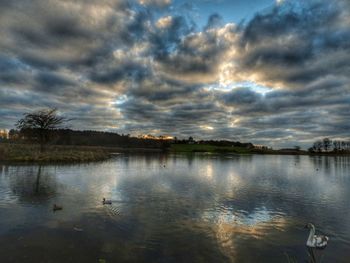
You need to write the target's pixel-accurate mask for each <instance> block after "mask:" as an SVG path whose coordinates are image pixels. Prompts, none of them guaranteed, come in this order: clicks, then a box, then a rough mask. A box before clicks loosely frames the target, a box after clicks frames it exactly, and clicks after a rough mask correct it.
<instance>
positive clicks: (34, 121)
mask: <svg viewBox="0 0 350 263" xmlns="http://www.w3.org/2000/svg"><path fill="white" fill-rule="evenodd" d="M66 121H68V119H66V118H64V117H62V116H59V115H58V114H57V109H43V110H38V111H34V112H31V113H26V114H24V117H23V118H22V119H20V120H19V121H18V122H17V124H16V127H17V128H18V129H20V131H21V132H22V133H24V134H27V135H28V136H29V137H31V138H32V139H35V140H37V141H38V142H39V143H40V152H43V151H44V146H45V144H46V143H47V142H48V141H49V135H50V131H52V130H54V129H58V128H60V127H61V126H62V124H63V123H65V122H66Z"/></svg>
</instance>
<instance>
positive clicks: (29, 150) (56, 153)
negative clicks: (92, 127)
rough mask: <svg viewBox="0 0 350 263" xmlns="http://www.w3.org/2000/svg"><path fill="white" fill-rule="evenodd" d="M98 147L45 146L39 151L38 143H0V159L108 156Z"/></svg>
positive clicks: (70, 159)
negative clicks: (42, 150)
mask: <svg viewBox="0 0 350 263" xmlns="http://www.w3.org/2000/svg"><path fill="white" fill-rule="evenodd" d="M109 156H110V153H109V151H107V150H106V149H103V148H100V147H79V146H47V147H46V149H45V151H44V152H43V153H40V147H39V146H38V145H31V144H5V143H0V161H6V162H40V163H45V162H91V161H99V160H104V159H107V158H109Z"/></svg>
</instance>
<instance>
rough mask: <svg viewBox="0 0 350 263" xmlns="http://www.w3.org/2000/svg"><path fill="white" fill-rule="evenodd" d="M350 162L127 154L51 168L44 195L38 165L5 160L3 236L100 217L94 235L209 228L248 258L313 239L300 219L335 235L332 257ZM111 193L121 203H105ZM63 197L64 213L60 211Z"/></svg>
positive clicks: (159, 236)
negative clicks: (56, 207) (251, 252)
mask: <svg viewBox="0 0 350 263" xmlns="http://www.w3.org/2000/svg"><path fill="white" fill-rule="evenodd" d="M164 164H165V167H164ZM349 165H350V163H349V158H342V159H335V158H316V157H315V158H314V157H308V156H300V157H298V158H296V157H294V156H231V157H230V158H226V157H220V156H214V155H196V156H191V157H189V158H187V157H185V156H181V155H178V156H171V158H164V157H159V156H153V157H152V156H151V155H150V156H128V157H127V156H119V157H117V158H116V159H114V160H111V161H107V162H102V163H96V164H87V165H68V166H43V167H42V176H41V179H40V180H41V182H42V187H43V188H41V189H46V192H44V193H49V194H50V195H48V196H41V197H40V199H35V194H34V192H33V189H32V186H33V184H34V183H35V180H36V173H37V170H38V169H37V168H38V167H36V166H34V167H31V166H10V167H9V166H6V167H4V166H3V167H1V166H0V200H1V201H0V213H5V212H6V215H7V216H6V218H5V217H0V234H4V233H10V232H11V230H14V229H18V227H19V226H20V227H21V228H24V229H28V228H29V229H31V228H33V229H35V227H39V226H40V227H47V228H50V229H55V230H57V231H58V230H60V229H61V230H62V229H66V228H68V229H73V227H74V226H76V225H77V226H79V227H81V225H83V226H84V228H89V226H91V224H92V225H93V226H94V230H92V229H90V230H89V231H92V232H93V233H92V232H89V233H90V234H94V235H96V237H99V236H100V235H102V233H101V232H99V230H98V229H99V227H100V228H103V224H105V223H106V222H109V223H108V224H110V225H111V226H110V227H111V228H112V230H110V233H109V232H108V231H107V232H106V233H105V232H103V235H106V236H109V235H111V236H112V235H113V237H114V238H116V239H118V240H119V238H120V240H121V239H122V238H125V237H124V236H123V235H126V236H128V237H129V238H130V239H131V240H132V241H133V238H136V237H140V236H141V240H142V241H139V242H141V243H142V242H145V243H143V244H142V245H143V246H145V247H147V246H148V245H149V244H148V243H147V242H148V241H147V240H152V242H153V243H152V244H154V242H156V241H157V242H156V243H157V244H158V245H159V244H160V243H162V242H161V241H163V239H164V238H165V239H170V240H168V241H167V242H175V240H177V241H178V240H179V239H180V240H181V238H185V237H184V235H185V234H184V233H187V234H188V236H193V235H196V234H199V233H200V234H203V235H204V236H205V237H206V238H207V239H209V240H211V241H213V242H214V241H215V242H216V243H217V244H219V245H220V247H221V249H222V253H224V254H225V255H226V254H227V255H228V256H229V257H230V258H232V257H235V258H237V257H238V258H239V257H240V254H242V253H245V252H244V251H247V250H249V249H253V250H254V249H256V250H259V251H260V252H261V251H270V250H271V249H277V250H278V251H279V252H278V253H280V252H281V250H283V247H288V248H290V247H293V246H295V247H298V246H299V245H301V246H303V244H304V241H305V240H304V239H305V238H306V235H307V233H305V232H304V231H303V230H301V227H300V226H302V225H304V224H305V222H314V223H315V224H316V225H317V227H318V229H320V230H322V231H325V232H326V233H327V234H329V235H330V236H331V238H332V243H333V244H335V245H334V246H333V248H329V249H328V248H327V251H329V256H330V258H328V259H334V258H336V257H337V256H336V255H337V254H339V255H341V254H342V253H344V251H345V250H344V249H345V248H346V247H347V246H348V245H349V244H350V240H349V236H350V229H349V226H348V222H349V220H350V208H349V206H348V204H347V202H348V200H349V199H350V187H349V186H350V178H349V173H348V171H349ZM26 175H27V176H26ZM24 178H26V180H24ZM48 189H50V191H47V190H48ZM51 193H53V194H51ZM21 194H25V195H26V196H24V197H25V198H24V197H23V196H21ZM31 194H33V196H31ZM103 197H106V198H107V199H112V200H113V205H112V206H102V204H101V200H102V198H103ZM11 200H12V201H11ZM28 200H29V201H28ZM32 200H34V201H35V202H34V203H32ZM13 202H16V205H15V206H14V205H13ZM54 202H56V203H58V204H62V205H63V206H64V209H63V211H60V212H57V213H52V211H51V207H52V204H53V203H54ZM339 215H342V216H341V217H340V216H339ZM113 227H115V229H118V231H121V232H122V233H123V235H121V236H120V237H118V235H116V234H115V232H114V231H116V230H115V229H114V228H113ZM113 229H114V230H113ZM189 229H190V230H191V231H193V232H191V231H190V230H189ZM86 231H88V230H86ZM118 233H119V232H118ZM179 233H181V235H180V236H179ZM119 234H120V233H119ZM172 238H173V239H172ZM254 240H259V243H258V244H257V243H254V242H253V241H254ZM175 243H176V242H175ZM159 246H160V245H159ZM255 246H257V247H255ZM267 246H268V247H267ZM243 247H245V248H243ZM281 247H282V248H281ZM232 251H234V253H235V254H232V253H233V252H232ZM277 255H279V254H277ZM282 257H283V255H282ZM277 259H278V256H277ZM331 261H332V260H330V262H331ZM277 262H278V261H277ZM340 262H341V261H340Z"/></svg>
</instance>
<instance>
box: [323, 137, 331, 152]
mask: <svg viewBox="0 0 350 263" xmlns="http://www.w3.org/2000/svg"><path fill="white" fill-rule="evenodd" d="M331 145H332V141H331V140H330V139H329V138H324V139H323V149H324V150H325V151H326V152H328V150H329V149H330V148H331Z"/></svg>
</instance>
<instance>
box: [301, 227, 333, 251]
mask: <svg viewBox="0 0 350 263" xmlns="http://www.w3.org/2000/svg"><path fill="white" fill-rule="evenodd" d="M305 228H308V229H310V234H309V237H308V239H307V241H306V246H308V247H312V248H324V247H326V246H327V243H328V240H329V238H328V237H327V236H324V235H315V226H314V225H313V224H311V223H308V224H307V225H306V226H305Z"/></svg>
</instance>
